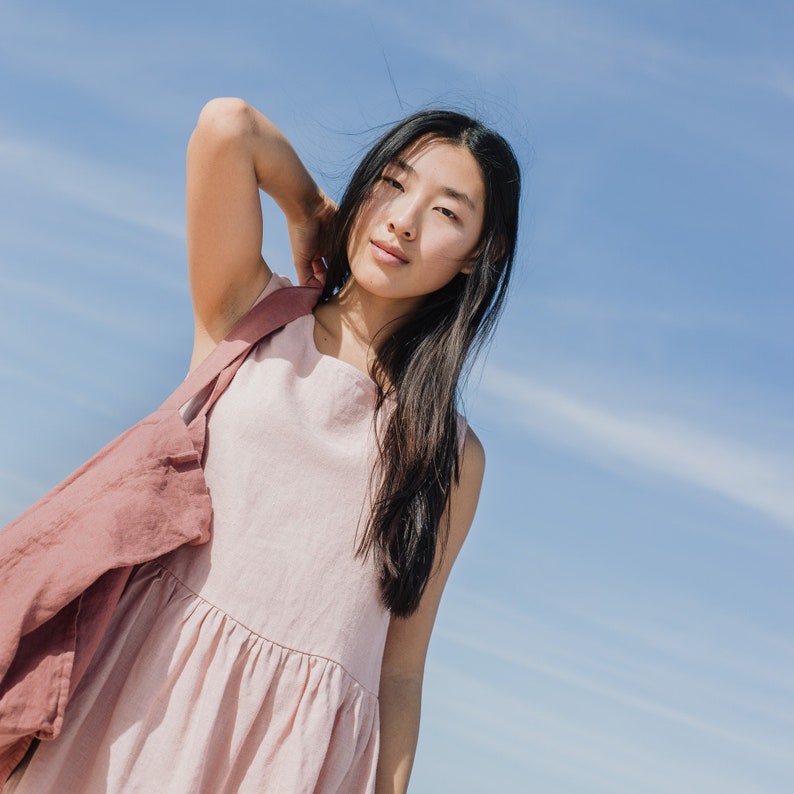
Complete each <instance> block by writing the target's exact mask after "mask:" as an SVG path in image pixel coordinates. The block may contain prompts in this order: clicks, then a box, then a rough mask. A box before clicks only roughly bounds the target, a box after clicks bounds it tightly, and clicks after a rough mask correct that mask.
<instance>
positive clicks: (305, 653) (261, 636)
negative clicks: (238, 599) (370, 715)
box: [152, 560, 378, 700]
mask: <svg viewBox="0 0 794 794" xmlns="http://www.w3.org/2000/svg"><path fill="white" fill-rule="evenodd" d="M152 562H153V563H154V564H155V565H156V566H157V567H158V568H160V570H161V571H163V572H165V573H167V574H168V575H169V576H170V577H171V578H172V579H173V580H174V581H176V582H177V583H178V584H180V585H181V586H182V587H183V588H184V589H185V590H187V591H188V592H189V593H192V594H193V595H194V596H195V597H196V598H197V599H198V600H199V601H201V602H202V603H204V604H206V605H207V606H208V607H211V608H212V609H214V610H215V611H216V612H220V614H221V615H225V616H226V617H227V618H228V619H229V620H231V621H232V622H233V623H236V624H237V625H238V626H242V628H244V629H245V630H246V631H247V632H249V633H250V634H252V635H253V636H254V637H258V638H259V639H260V640H264V641H265V642H267V643H269V644H270V645H273V646H275V647H277V648H281V649H283V650H285V651H290V652H291V653H298V654H300V655H301V656H308V657H312V658H314V659H322V660H323V661H325V662H330V663H331V664H333V665H335V666H336V667H338V668H339V669H340V670H341V671H342V672H343V673H344V674H345V675H346V676H347V677H348V678H350V679H351V680H352V681H354V682H355V683H356V684H357V685H358V686H360V687H361V688H362V689H363V690H364V691H365V692H366V693H367V694H369V695H372V697H374V698H375V699H376V700H378V694H377V693H376V692H373V691H372V690H371V689H370V688H369V687H368V686H367V685H366V684H363V683H362V682H361V681H359V680H358V678H356V676H354V675H353V673H351V672H350V670H348V669H347V667H345V665H343V664H342V663H341V662H339V661H337V660H336V659H332V658H331V657H330V656H324V655H323V654H321V653H309V652H308V651H302V650H300V649H299V648H292V647H290V646H289V645H285V644H284V643H283V642H277V641H276V640H271V639H270V638H269V637H265V635H264V634H260V633H259V632H258V631H254V630H253V629H252V628H251V627H250V626H247V625H246V624H245V623H243V622H242V621H241V620H238V619H237V618H236V617H234V616H233V615H230V614H229V613H228V612H227V611H226V610H225V609H221V608H220V607H219V606H216V605H215V604H213V603H212V601H208V600H207V599H206V598H205V597H204V596H203V595H201V594H200V593H197V592H196V591H195V590H194V589H193V588H192V587H190V586H189V585H188V584H186V583H185V582H183V581H182V579H180V578H179V577H178V576H177V575H176V574H175V573H174V572H173V571H172V570H171V569H170V568H167V567H166V566H165V565H163V563H162V562H160V561H159V560H152Z"/></svg>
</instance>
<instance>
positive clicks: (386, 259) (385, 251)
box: [370, 240, 408, 265]
mask: <svg viewBox="0 0 794 794" xmlns="http://www.w3.org/2000/svg"><path fill="white" fill-rule="evenodd" d="M370 245H371V246H372V253H373V255H374V257H375V259H377V260H378V262H381V263H383V264H384V265H407V264H408V260H407V259H406V258H405V254H403V252H402V251H401V250H400V249H399V248H396V247H395V246H393V245H389V244H388V243H382V242H380V241H378V240H371V241H370Z"/></svg>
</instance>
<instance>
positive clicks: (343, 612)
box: [9, 277, 389, 794]
mask: <svg viewBox="0 0 794 794" xmlns="http://www.w3.org/2000/svg"><path fill="white" fill-rule="evenodd" d="M283 283H284V281H282V280H278V279H276V278H275V277H274V280H273V281H272V283H271V286H270V287H269V289H271V288H272V289H276V288H278V287H279V286H281V285H282V284H283ZM313 334H314V318H313V316H312V315H310V314H309V315H306V316H303V317H300V318H298V319H297V320H295V321H293V322H291V323H289V324H288V325H286V326H285V327H284V328H283V329H281V330H280V331H278V332H276V333H274V334H272V335H271V336H269V337H267V338H266V339H264V340H263V341H262V342H261V343H259V344H258V345H256V346H255V348H254V349H253V350H252V351H251V353H250V354H249V355H248V357H247V358H246V360H245V361H244V363H243V364H242V366H241V367H240V368H239V370H238V372H237V374H236V375H235V378H234V380H233V381H232V382H231V384H230V385H229V387H228V389H227V390H226V391H225V392H224V394H223V396H222V397H220V399H218V401H217V403H216V404H215V406H214V408H213V410H212V412H211V414H210V415H209V418H208V423H207V428H208V430H207V445H206V459H205V466H204V474H205V479H206V484H207V486H208V488H209V492H210V494H211V496H212V504H213V510H214V520H213V531H212V537H211V539H210V541H209V542H208V543H206V544H203V545H200V546H189V545H183V546H181V547H180V548H178V549H176V550H174V551H172V552H170V553H168V554H165V555H164V556H162V557H160V558H159V559H157V560H155V561H151V562H148V563H145V564H143V565H141V566H140V567H138V568H137V569H136V570H135V572H134V573H133V575H132V576H131V578H130V580H129V583H128V585H127V587H126V590H125V591H124V594H123V595H122V597H121V600H120V602H119V605H118V608H117V609H116V610H115V612H114V614H113V617H112V621H111V623H110V626H109V627H108V630H107V632H106V633H105V636H104V637H103V640H102V644H101V646H100V648H99V650H98V652H97V654H96V655H95V657H94V660H93V662H92V664H91V666H90V667H89V669H88V670H87V672H86V674H85V676H84V678H83V681H82V682H81V684H80V686H79V687H78V689H77V691H76V692H75V695H74V698H73V700H72V702H71V703H70V704H69V707H68V709H67V711H66V719H65V720H64V726H63V730H62V733H61V735H60V736H59V738H58V739H57V740H56V741H53V742H46V743H42V745H41V746H40V747H39V748H38V749H37V751H36V753H35V755H34V756H33V759H32V761H31V762H30V764H29V765H28V766H27V768H26V769H25V770H24V773H23V774H19V773H17V774H15V775H14V776H13V777H12V779H11V781H10V783H9V789H10V791H12V792H14V794H23V793H24V794H30V793H31V792H36V793H37V794H38V792H47V791H58V792H59V793H60V792H64V793H65V794H77V793H78V792H79V793H80V794H99V792H125V793H126V792H149V791H158V792H171V793H173V794H202V793H204V792H206V794H224V792H242V793H243V794H245V793H246V792H250V793H252V794H253V792H256V794H260V793H261V792H265V793H267V794H271V793H272V792H284V794H300V793H301V792H314V793H316V794H330V792H340V793H344V794H364V793H366V792H372V791H374V782H375V770H376V765H377V756H378V743H379V711H378V699H377V692H378V686H379V676H380V665H381V660H382V654H383V647H384V642H385V638H386V633H387V629H388V623H389V614H388V612H387V611H386V610H385V609H384V608H383V607H382V605H381V603H380V589H379V583H378V576H377V571H376V570H375V566H374V564H373V563H372V560H371V559H369V558H362V557H360V556H358V555H357V554H356V548H357V541H358V538H359V532H360V530H361V529H362V528H363V524H362V519H363V518H364V517H365V516H366V515H367V512H368V510H369V508H370V505H369V500H368V494H369V479H370V473H371V471H372V466H373V463H374V461H375V456H376V453H377V449H376V445H375V440H374V431H373V423H372V416H373V409H374V405H375V400H376V395H377V390H376V388H375V385H374V384H373V383H372V381H371V380H370V379H369V377H368V376H367V375H365V374H364V373H362V372H360V371H359V370H357V369H356V368H354V367H352V366H350V365H348V364H346V363H344V362H342V361H339V360H337V359H335V358H331V357H328V356H324V355H322V354H320V353H319V352H318V350H317V348H316V346H315V344H314V336H313Z"/></svg>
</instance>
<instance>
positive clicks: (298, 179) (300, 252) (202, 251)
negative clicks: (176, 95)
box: [187, 98, 334, 366]
mask: <svg viewBox="0 0 794 794" xmlns="http://www.w3.org/2000/svg"><path fill="white" fill-rule="evenodd" d="M260 188H261V189H262V190H264V191H265V192H266V193H268V194H269V195H270V196H272V197H273V199H274V200H275V201H276V203H277V204H278V205H279V207H280V208H281V210H282V211H283V212H284V215H285V217H286V219H287V224H288V229H289V233H290V241H291V243H292V249H293V257H294V260H295V267H296V270H297V273H298V280H299V282H300V283H302V284H308V283H317V282H319V281H320V280H321V279H322V276H323V272H324V271H323V270H322V266H321V263H320V262H319V257H320V256H321V255H322V254H323V253H324V251H323V239H324V231H325V228H326V226H327V223H328V221H329V220H330V218H331V216H332V215H333V211H334V207H333V204H332V203H331V202H330V201H329V199H328V198H327V197H326V196H325V194H324V193H323V192H322V190H320V188H319V187H318V186H317V184H316V183H315V181H314V179H312V177H311V175H310V174H309V172H308V171H307V170H306V168H305V167H304V165H303V163H301V161H300V159H299V158H298V155H297V154H296V153H295V150H294V149H293V148H292V146H291V145H290V143H289V141H287V139H286V138H285V137H284V135H283V134H282V133H281V132H280V131H279V130H278V129H277V128H276V126H275V125H274V124H273V123H272V122H270V121H269V120H268V119H267V118H265V116H263V115H262V114H261V113H260V112H259V111H257V110H255V109H254V108H253V107H251V106H250V105H248V104H247V103H246V102H244V101H243V100H241V99H231V98H224V99H213V100H212V101H211V102H208V103H207V104H206V105H205V106H204V108H203V109H202V111H201V114H200V116H199V119H198V122H197V124H196V128H195V130H194V131H193V135H192V136H191V138H190V143H189V144H188V150H187V256H188V269H189V273H190V290H191V294H192V297H193V311H194V314H195V343H194V349H193V359H192V361H191V366H195V365H196V364H197V363H198V362H199V361H201V360H202V359H203V358H204V357H205V356H206V355H207V353H208V352H209V351H210V350H211V349H212V347H214V345H216V344H217V343H218V342H219V341H220V340H221V339H222V338H223V337H224V336H225V335H226V334H227V333H228V332H229V331H230V330H231V328H232V326H233V325H234V324H235V323H236V322H237V320H239V319H240V317H241V316H242V315H243V314H245V312H246V311H248V309H249V308H250V307H251V305H252V304H253V302H254V300H256V298H257V296H258V295H259V294H260V293H261V291H262V290H263V289H264V287H265V285H266V284H267V282H268V280H269V279H270V275H271V272H270V268H269V267H268V265H267V263H266V262H265V261H264V259H263V258H262V209H261V206H260V203H259V189H260Z"/></svg>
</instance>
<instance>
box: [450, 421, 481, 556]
mask: <svg viewBox="0 0 794 794" xmlns="http://www.w3.org/2000/svg"><path fill="white" fill-rule="evenodd" d="M484 474H485V449H484V448H483V445H482V442H481V441H480V439H479V438H478V437H477V434H476V433H475V432H474V431H473V430H472V429H471V426H468V427H467V428H466V437H465V439H464V442H463V455H462V456H461V461H460V479H459V480H458V482H457V484H456V486H455V488H454V489H453V490H452V497H451V499H450V505H449V508H450V522H449V538H448V541H447V547H448V551H449V550H451V551H452V553H453V554H457V552H458V551H459V550H460V547H461V546H462V545H463V541H464V540H465V539H466V535H467V534H468V532H469V527H470V526H471V522H472V520H473V519H474V513H475V511H476V509H477V502H478V501H479V498H480V488H481V487H482V480H483V475H484Z"/></svg>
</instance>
